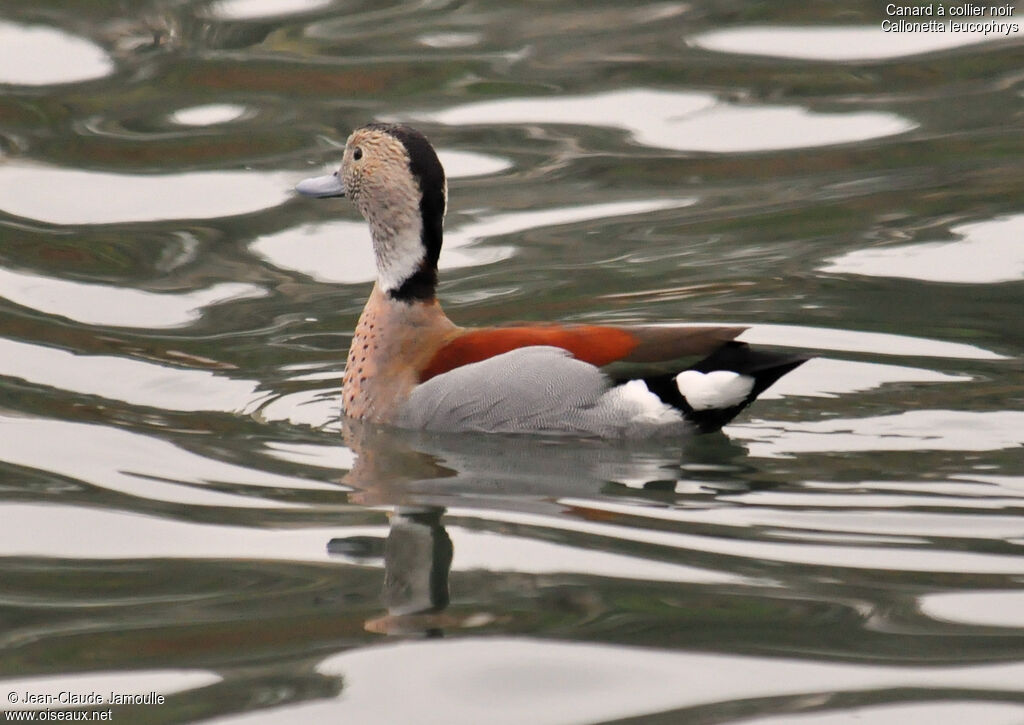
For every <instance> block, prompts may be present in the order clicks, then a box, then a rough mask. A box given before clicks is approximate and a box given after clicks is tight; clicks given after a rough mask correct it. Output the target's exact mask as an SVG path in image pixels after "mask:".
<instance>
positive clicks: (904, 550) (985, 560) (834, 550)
mask: <svg viewBox="0 0 1024 725" xmlns="http://www.w3.org/2000/svg"><path fill="white" fill-rule="evenodd" d="M558 501H559V503H562V504H564V505H565V506H571V507H575V508H577V509H579V510H581V511H586V510H587V509H594V510H595V511H600V510H601V509H602V507H603V505H602V503H601V502H594V501H590V500H581V499H573V498H559V499H558ZM449 514H451V515H452V516H465V517H478V516H479V515H480V514H479V512H477V511H473V510H471V509H449ZM487 520H488V521H489V522H491V523H493V522H496V521H507V522H510V523H516V524H522V525H527V526H541V527H545V526H548V527H551V526H554V527H557V528H558V529H559V530H561V531H564V532H569V531H572V532H579V533H585V534H591V535H594V536H603V537H608V538H609V539H613V540H620V541H630V542H640V543H645V544H653V545H655V546H668V547H673V548H675V549H678V550H680V551H686V550H691V551H700V552H705V553H709V554H720V555H723V556H734V557H740V558H743V559H751V560H762V561H776V562H785V563H789V564H802V565H808V566H820V567H827V568H833V567H843V568H850V569H879V570H884V571H916V572H964V571H970V572H974V573H976V574H1006V575H1021V574H1024V557H1019V556H1010V555H1006V554H987V553H980V552H977V553H976V552H972V551H949V550H943V549H922V548H920V546H919V545H917V544H916V543H912V544H911V545H910V546H904V547H901V546H892V545H890V546H855V545H845V546H844V545H838V544H831V543H830V544H828V545H815V544H813V543H808V542H804V541H797V542H780V541H766V540H765V539H763V538H757V539H746V538H735V537H733V536H709V535H698V534H688V533H680V532H676V531H665V530H658V529H647V528H640V527H637V526H621V525H617V524H607V523H599V522H595V521H584V520H571V519H567V518H564V517H562V518H559V519H557V521H556V520H554V519H552V518H550V517H547V516H541V515H538V514H530V513H515V512H510V511H488V512H487Z"/></svg>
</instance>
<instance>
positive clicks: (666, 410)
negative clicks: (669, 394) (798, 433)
mask: <svg viewBox="0 0 1024 725" xmlns="http://www.w3.org/2000/svg"><path fill="white" fill-rule="evenodd" d="M634 382H640V381H634ZM395 422H396V424H397V425H399V426H400V427H405V428H415V429H426V430H434V431H447V432H487V433H550V434H575V435H584V436H601V437H630V436H648V435H652V434H656V433H663V434H669V433H672V432H682V431H683V430H685V429H686V428H687V423H686V422H685V418H684V416H683V415H682V413H681V412H679V411H676V410H675V409H673V408H672V407H671V406H670V405H667V404H665V403H663V402H662V401H661V400H660V399H659V398H658V397H657V396H656V395H654V394H653V393H651V392H650V391H648V390H647V388H646V387H644V386H643V383H640V388H639V389H638V388H637V387H636V386H625V385H615V384H614V383H613V381H612V380H611V379H609V378H608V376H607V375H605V374H604V373H602V372H601V370H600V369H598V368H596V367H594V366H593V365H591V364H590V363H588V362H583V361H582V360H579V359H578V358H576V357H574V356H572V355H570V354H569V352H568V351H566V350H565V349H562V348H558V347H552V346H547V345H527V346H525V347H519V348H515V349H513V350H509V351H508V352H503V353H499V354H497V355H492V356H491V357H488V358H486V359H484V360H479V361H477V362H471V363H467V364H465V365H460V366H458V367H456V368H453V369H452V370H449V371H448V372H444V373H441V374H439V375H435V376H434V377H432V378H431V379H430V380H427V381H426V382H423V383H421V384H420V385H417V386H416V387H415V388H414V389H413V391H412V393H411V394H410V395H409V398H408V399H407V400H406V401H405V402H404V403H403V404H402V406H401V408H400V410H399V414H398V417H397V419H396V421H395Z"/></svg>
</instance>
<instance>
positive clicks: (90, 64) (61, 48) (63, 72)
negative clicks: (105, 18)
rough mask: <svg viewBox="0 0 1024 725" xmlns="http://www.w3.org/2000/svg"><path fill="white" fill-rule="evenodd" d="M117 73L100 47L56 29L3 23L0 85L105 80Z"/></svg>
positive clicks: (0, 43)
mask: <svg viewBox="0 0 1024 725" xmlns="http://www.w3.org/2000/svg"><path fill="white" fill-rule="evenodd" d="M113 71H114V64H113V62H112V61H111V59H110V57H109V56H108V55H107V54H106V53H105V52H104V51H103V49H102V48H100V47H99V46H98V45H94V44H93V43H91V42H89V41H88V40H85V39H84V38H79V37H76V36H74V35H70V34H68V33H64V32H62V31H60V30H57V29H56V28H51V27H48V26H44V25H20V24H18V23H9V22H5V21H3V20H0V83H12V84H16V85H23V86H44V85H49V84H53V83H77V82H80V81H88V80H92V79H94V78H102V77H103V76H106V75H109V74H110V73H112V72H113Z"/></svg>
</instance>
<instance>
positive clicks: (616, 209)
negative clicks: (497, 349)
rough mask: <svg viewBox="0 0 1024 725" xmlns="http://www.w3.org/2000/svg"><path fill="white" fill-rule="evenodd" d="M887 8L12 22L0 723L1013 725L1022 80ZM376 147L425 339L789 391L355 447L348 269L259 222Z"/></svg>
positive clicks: (1, 32) (348, 263) (59, 8)
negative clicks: (403, 144)
mask: <svg viewBox="0 0 1024 725" xmlns="http://www.w3.org/2000/svg"><path fill="white" fill-rule="evenodd" d="M881 7H882V6H881V4H878V3H866V2H863V3H862V2H855V1H854V2H844V3H802V2H801V3H798V2H788V1H786V2H773V3H755V2H742V1H739V2H706V3H705V2H695V3H673V2H654V3H603V2H601V3H585V4H584V3H579V4H571V3H566V2H548V3H521V4H514V3H513V4H510V3H498V2H486V1H483V2H463V3H446V2H443V1H442V2H432V3H421V4H410V3H391V4H386V3H384V4H382V3H380V2H375V3H369V2H363V3H359V2H351V3H348V2H340V1H338V0H334V1H332V0H218V1H216V2H198V1H197V0H173V1H171V0H147V1H145V2H132V3H114V2H100V1H97V0H93V1H91V2H74V3H72V2H67V1H66V0H57V1H51V2H47V3H38V2H35V1H34V0H33V1H32V2H29V1H28V0H5V2H4V3H3V4H2V8H0V703H2V705H0V707H3V708H7V709H11V710H14V709H25V708H29V709H33V708H34V709H42V708H45V707H46V705H44V704H39V703H35V704H32V703H25V702H24V695H25V694H26V693H31V694H35V695H44V694H47V693H51V694H55V693H59V692H71V693H76V694H79V695H86V694H88V693H91V692H97V693H100V694H102V695H103V696H104V697H107V698H109V693H111V692H116V693H128V694H131V693H157V694H159V695H161V696H162V697H163V698H164V702H163V704H136V705H118V704H114V705H109V703H108V704H105V705H103V709H106V708H107V707H110V709H111V710H112V719H113V721H116V722H131V723H185V722H189V723H190V722H216V723H231V724H235V723H238V724H245V725H249V724H254V723H282V722H296V723H298V722H302V723H328V722H330V723H339V722H346V723H349V722H352V723H394V722H405V723H433V722H436V723H484V722H486V723H527V722H528V723H541V724H543V723H553V724H563V723H590V722H607V721H620V720H621V721H627V722H651V723H679V722H684V723H727V722H728V723H746V724H748V725H753V724H756V725H786V724H789V723H796V724H797V725H837V724H840V723H853V722H870V723H898V724H899V725H905V724H906V723H945V722H951V723H971V724H972V725H975V724H981V725H996V724H998V725H1004V724H1009V723H1021V722H1024V687H1022V683H1024V459H1022V449H1024V405H1022V403H1024V385H1022V374H1024V365H1022V363H1021V355H1022V352H1024V350H1022V348H1024V315H1022V303H1024V133H1022V131H1024V73H1022V68H1024V44H1022V39H1021V33H1019V32H1015V33H1010V34H1009V35H1003V36H1000V35H995V34H992V35H987V36H986V35H978V34H966V33H963V34H957V33H952V32H949V33H945V34H940V33H934V34H931V35H927V34H914V33H903V34H885V33H882V32H881V31H880V30H879V29H878V28H879V24H880V22H881V20H883V19H884V17H883V16H881V15H880V13H881V12H882V11H881V9H880V8H881ZM1015 19H1016V20H1017V21H1018V22H1020V23H1021V24H1022V25H1024V18H1020V17H1016V18H1015ZM374 119H376V120H405V121H409V122H412V123H415V124H416V125H418V126H419V127H420V128H422V129H423V130H424V131H425V132H426V133H427V134H428V135H429V136H430V138H431V139H432V140H433V141H434V142H435V145H436V146H437V147H438V149H439V152H440V155H441V158H442V161H443V162H444V164H445V166H446V168H447V170H448V173H449V177H450V179H451V184H450V200H451V209H450V212H449V215H448V218H447V221H446V246H445V251H444V253H443V254H442V256H441V275H442V285H441V289H440V294H441V297H442V301H443V303H444V304H445V307H446V310H447V311H448V313H449V314H450V315H451V316H452V317H453V318H454V319H456V320H457V321H458V322H460V323H462V324H468V325H481V324H493V323H500V322H504V321H511V320H521V319H527V320H545V319H559V320H571V321H581V320H585V321H597V320H609V321H621V322H635V321H651V322H658V323H671V322H679V321H685V322H726V323H737V324H746V325H750V330H749V331H748V332H747V333H745V335H744V339H746V340H749V341H751V342H757V343H765V344H772V345H779V346H789V347H792V348H794V349H802V350H807V351H809V352H811V353H813V354H815V355H817V357H816V358H815V359H814V360H813V361H811V362H809V363H807V364H806V365H804V366H803V367H801V368H800V369H799V370H797V371H796V372H794V373H793V374H791V375H790V376H789V377H787V378H785V379H784V380H783V381H781V382H780V383H779V384H778V385H777V386H775V388H773V389H772V390H771V391H770V393H769V394H768V395H766V396H765V397H764V398H763V399H762V400H761V401H760V402H759V403H758V404H757V405H756V406H754V407H753V408H752V409H751V410H750V411H748V412H746V413H745V414H743V415H742V416H741V417H740V418H739V419H737V420H736V421H735V422H734V424H732V425H730V426H728V427H727V428H726V431H725V434H724V435H713V436H706V437H700V438H695V439H692V440H685V441H680V442H679V443H678V444H674V445H673V444H666V443H665V442H660V443H657V444H655V443H651V444H646V445H632V446H628V447H627V446H622V445H616V444H613V443H601V442H595V441H567V440H533V439H515V438H503V437H474V436H466V437H457V438H444V437H442V438H438V437H429V436H424V435H411V434H400V433H395V432H389V431H381V430H361V429H355V430H353V431H352V433H351V435H350V437H349V438H348V443H344V442H343V440H342V436H341V433H340V428H341V425H340V420H339V409H340V401H339V386H340V380H341V375H342V371H343V364H344V356H345V351H346V349H347V347H348V343H349V340H350V334H351V330H352V328H353V326H354V323H355V320H356V317H357V316H358V314H359V311H360V309H361V307H362V304H363V301H364V300H365V298H366V295H367V293H368V291H369V286H370V282H371V280H372V279H373V276H374V270H373V259H372V255H371V253H370V249H369V237H368V232H367V230H366V228H365V226H364V225H363V223H362V221H361V220H360V219H359V218H358V216H357V214H356V212H355V210H354V209H353V208H352V207H351V206H350V205H349V204H347V203H346V202H344V201H330V202H311V201H308V200H304V199H297V198H296V197H295V196H294V194H293V193H292V192H291V187H292V185H293V184H294V183H295V182H296V181H298V180H299V179H301V178H303V177H304V176H308V175H310V174H311V173H318V172H320V170H321V169H323V168H325V167H327V166H328V165H330V164H334V163H335V162H336V161H337V159H338V158H339V156H340V149H341V146H342V145H343V144H344V139H345V138H346V136H347V135H348V132H349V131H350V130H351V129H352V128H353V127H355V126H357V125H360V124H362V123H365V122H366V121H368V120H374ZM7 693H12V696H11V697H5V695H6V694H7ZM61 707H62V706H60V705H56V706H51V709H60V708H61Z"/></svg>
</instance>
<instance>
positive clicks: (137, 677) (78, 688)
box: [0, 670, 223, 715]
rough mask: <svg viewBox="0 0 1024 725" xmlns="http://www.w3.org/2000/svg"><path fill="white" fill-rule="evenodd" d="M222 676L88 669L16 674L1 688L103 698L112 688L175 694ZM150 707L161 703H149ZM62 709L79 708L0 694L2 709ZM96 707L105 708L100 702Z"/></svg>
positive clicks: (128, 692)
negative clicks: (19, 675) (37, 674)
mask: <svg viewBox="0 0 1024 725" xmlns="http://www.w3.org/2000/svg"><path fill="white" fill-rule="evenodd" d="M222 679H223V678H222V677H221V676H220V675H217V674H215V673H213V672H207V671H204V670H135V671H123V670H122V671H117V672H86V673H82V674H73V675H71V674H69V675H44V676H41V677H17V678H12V679H3V680H0V690H3V691H4V692H6V693H15V694H16V695H22V694H23V693H26V692H28V693H31V694H33V695H39V696H43V697H45V696H47V695H49V696H52V697H54V698H56V697H58V696H59V695H60V693H62V692H64V693H68V692H70V693H72V694H74V695H88V694H89V693H93V692H95V693H97V694H99V695H102V696H103V697H104V698H107V697H109V696H110V693H111V692H114V693H117V694H119V695H147V694H149V693H150V692H156V693H158V694H161V695H165V696H166V695H172V694H174V693H177V692H185V691H186V690H198V689H199V688H200V687H208V686H210V685H213V684H215V683H217V682H220V681H221V680H222ZM147 707H159V705H149V706H147ZM43 709H47V710H53V711H55V712H56V711H58V710H62V711H63V712H62V713H61V714H63V715H68V714H70V713H69V711H71V710H78V709H79V708H69V707H61V706H57V707H55V706H54V704H53V703H50V704H46V703H45V702H36V703H28V702H24V701H23V697H22V698H18V701H17V702H11V698H10V697H8V696H5V697H3V698H0V710H43ZM96 709H97V710H106V709H107V708H106V707H105V706H103V705H99V706H97V708H96Z"/></svg>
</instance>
